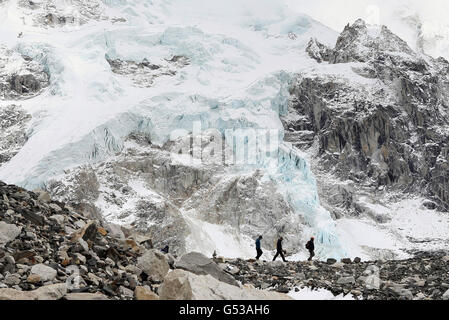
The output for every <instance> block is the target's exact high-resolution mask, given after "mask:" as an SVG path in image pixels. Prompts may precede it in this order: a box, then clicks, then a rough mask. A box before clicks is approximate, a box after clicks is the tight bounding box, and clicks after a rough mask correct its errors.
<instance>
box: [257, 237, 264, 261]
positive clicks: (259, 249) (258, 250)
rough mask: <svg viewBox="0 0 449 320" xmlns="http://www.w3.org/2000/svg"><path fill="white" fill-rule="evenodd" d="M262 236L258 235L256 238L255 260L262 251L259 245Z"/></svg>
mask: <svg viewBox="0 0 449 320" xmlns="http://www.w3.org/2000/svg"><path fill="white" fill-rule="evenodd" d="M262 239H263V237H262V236H259V238H257V239H256V251H257V256H256V260H259V258H260V257H261V256H262V254H263V251H262V248H261V246H260V240H262Z"/></svg>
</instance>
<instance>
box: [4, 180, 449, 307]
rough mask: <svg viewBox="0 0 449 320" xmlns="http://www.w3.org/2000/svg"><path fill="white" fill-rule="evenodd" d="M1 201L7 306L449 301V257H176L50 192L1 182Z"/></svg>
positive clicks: (198, 254) (185, 255) (144, 237)
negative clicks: (338, 298) (307, 293)
mask: <svg viewBox="0 0 449 320" xmlns="http://www.w3.org/2000/svg"><path fill="white" fill-rule="evenodd" d="M0 194H1V197H0V300H59V299H65V300H109V299H113V300H119V299H126V300H132V299H137V300H158V299H187V300H189V299H193V300H195V299H226V300H231V299H238V300H242V299H243V300H244V299H250V300H260V299H269V300H272V299H281V300H286V299H290V298H289V297H288V296H287V295H286V294H285V293H288V292H290V291H292V290H299V289H300V288H304V287H309V288H313V289H316V288H323V289H327V290H330V291H331V292H332V293H334V294H335V295H339V294H350V295H352V296H354V297H355V298H357V299H449V255H447V254H443V253H424V254H420V255H417V256H416V257H415V258H412V259H409V260H405V261H380V260H379V261H374V262H361V261H360V260H359V259H355V260H354V261H353V262H351V261H350V260H349V259H344V260H342V262H337V261H335V260H328V261H327V262H288V263H282V262H256V261H251V260H250V261H244V260H241V259H225V258H222V257H214V258H212V259H210V258H207V257H205V256H204V255H202V254H200V253H195V252H191V253H187V254H184V255H182V256H179V257H176V256H174V255H171V254H169V253H168V254H165V253H162V252H161V251H160V250H159V249H155V248H153V243H152V241H151V239H149V238H148V237H146V236H145V235H144V234H140V233H138V232H136V231H134V230H131V229H125V228H123V227H119V226H116V225H112V224H108V223H106V222H105V221H103V220H101V219H100V220H98V219H93V218H92V217H89V216H88V214H86V215H84V214H83V212H82V211H79V210H77V212H76V211H75V210H74V209H72V208H71V207H69V206H68V205H65V204H64V203H61V202H57V201H52V200H51V198H50V197H49V196H48V194H47V193H45V192H41V191H36V192H28V191H26V190H24V189H22V188H19V187H16V186H13V185H6V184H4V183H3V182H0ZM376 275H378V279H379V281H378V282H376V280H373V281H371V280H370V278H369V277H373V276H376ZM374 279H376V278H374Z"/></svg>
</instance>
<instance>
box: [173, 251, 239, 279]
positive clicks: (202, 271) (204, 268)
mask: <svg viewBox="0 0 449 320" xmlns="http://www.w3.org/2000/svg"><path fill="white" fill-rule="evenodd" d="M175 268H177V269H183V270H186V271H189V272H192V273H194V274H197V275H211V276H212V277H214V278H215V279H217V280H219V281H222V282H225V283H228V284H230V285H234V286H237V285H238V283H237V281H235V279H234V278H233V277H232V276H231V275H230V274H228V273H226V272H224V271H223V270H222V269H221V268H220V267H219V266H218V265H217V264H216V263H215V262H214V261H213V260H212V259H209V258H207V257H206V256H204V255H203V254H201V253H198V252H190V253H187V254H185V255H183V256H182V257H181V258H180V259H179V260H177V261H176V262H175Z"/></svg>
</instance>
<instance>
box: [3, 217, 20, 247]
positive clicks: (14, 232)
mask: <svg viewBox="0 0 449 320" xmlns="http://www.w3.org/2000/svg"><path fill="white" fill-rule="evenodd" d="M21 232H22V228H21V227H17V226H15V225H13V224H7V223H6V222H4V221H0V244H5V243H8V242H10V241H12V240H14V239H15V238H17V237H18V236H19V234H20V233H21Z"/></svg>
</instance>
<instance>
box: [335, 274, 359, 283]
mask: <svg viewBox="0 0 449 320" xmlns="http://www.w3.org/2000/svg"><path fill="white" fill-rule="evenodd" d="M337 283H338V284H354V283H355V278H354V277H353V276H350V277H341V278H339V279H338V280H337Z"/></svg>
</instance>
